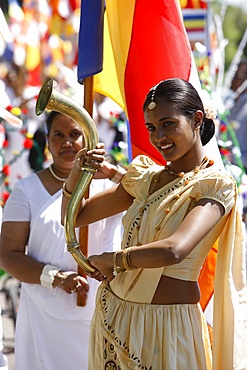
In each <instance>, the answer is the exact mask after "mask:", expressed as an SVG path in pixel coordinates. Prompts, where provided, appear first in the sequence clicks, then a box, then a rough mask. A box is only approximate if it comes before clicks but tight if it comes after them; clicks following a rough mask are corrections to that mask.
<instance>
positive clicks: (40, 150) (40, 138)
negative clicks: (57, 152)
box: [28, 111, 61, 172]
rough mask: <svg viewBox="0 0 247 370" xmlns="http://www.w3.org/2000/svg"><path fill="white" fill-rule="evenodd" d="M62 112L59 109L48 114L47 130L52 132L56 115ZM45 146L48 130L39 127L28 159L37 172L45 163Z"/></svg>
mask: <svg viewBox="0 0 247 370" xmlns="http://www.w3.org/2000/svg"><path fill="white" fill-rule="evenodd" d="M58 114H61V113H60V112H57V111H51V112H50V113H48V115H47V116H46V121H45V125H46V131H47V134H48V135H49V134H50V131H51V125H52V122H53V121H54V119H55V117H56V116H57V115H58ZM45 148H46V132H45V129H44V127H41V128H38V129H37V130H36V132H35V133H34V136H33V147H32V148H31V149H30V151H29V156H28V161H29V165H30V167H31V168H32V170H33V171H35V172H37V171H40V170H42V169H43V163H44V160H45Z"/></svg>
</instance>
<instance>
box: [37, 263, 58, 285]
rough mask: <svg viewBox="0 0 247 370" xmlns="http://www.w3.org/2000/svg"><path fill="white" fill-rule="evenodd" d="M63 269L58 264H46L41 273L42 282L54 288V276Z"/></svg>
mask: <svg viewBox="0 0 247 370" xmlns="http://www.w3.org/2000/svg"><path fill="white" fill-rule="evenodd" d="M60 270H61V269H60V268H59V267H57V266H51V265H45V266H44V268H43V270H42V272H41V275H40V283H41V285H43V286H44V287H46V288H49V289H53V285H52V284H53V282H54V278H55V276H56V275H57V273H58V271H60Z"/></svg>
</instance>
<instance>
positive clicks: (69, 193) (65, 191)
mask: <svg viewBox="0 0 247 370" xmlns="http://www.w3.org/2000/svg"><path fill="white" fill-rule="evenodd" d="M66 184H67V181H65V182H64V183H63V189H62V194H63V196H64V198H65V199H67V200H70V198H71V196H72V193H71V192H70V191H68V189H67V188H66Z"/></svg>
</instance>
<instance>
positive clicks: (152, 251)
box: [89, 199, 224, 281]
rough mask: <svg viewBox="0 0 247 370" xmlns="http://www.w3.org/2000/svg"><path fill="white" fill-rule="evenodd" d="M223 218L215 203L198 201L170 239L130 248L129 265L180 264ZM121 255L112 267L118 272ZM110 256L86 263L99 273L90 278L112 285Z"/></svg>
mask: <svg viewBox="0 0 247 370" xmlns="http://www.w3.org/2000/svg"><path fill="white" fill-rule="evenodd" d="M223 214H224V209H223V206H222V205H221V204H219V203H218V202H216V201H213V200H210V199H202V200H200V201H198V203H197V205H196V206H195V207H194V208H193V209H192V210H191V211H190V212H189V214H188V215H187V216H186V217H185V219H184V220H183V222H182V223H181V225H180V226H179V227H178V229H177V230H176V231H175V232H174V233H173V234H172V235H171V236H170V237H169V238H166V239H163V240H159V241H156V242H152V243H148V244H145V245H142V246H138V247H132V248H131V250H130V253H129V262H130V263H131V265H132V266H134V267H135V268H156V267H164V266H169V265H173V264H176V263H179V262H181V261H182V260H183V259H184V258H186V257H187V256H188V254H189V253H190V252H191V251H192V250H193V249H194V248H195V247H196V246H197V245H198V243H199V242H200V241H201V240H202V239H203V238H204V237H205V236H206V235H207V234H208V233H209V232H210V231H211V230H212V228H213V227H214V226H215V225H216V223H217V222H218V221H219V220H220V218H221V217H222V215H223ZM174 217H175V216H174ZM123 253H124V251H119V252H118V253H117V254H116V255H115V265H116V266H118V267H120V268H123V267H124V265H123ZM113 256H114V253H103V254H102V255H94V256H90V257H89V262H90V263H91V265H93V266H94V267H95V268H96V269H97V270H98V271H96V272H95V273H93V274H89V275H90V276H92V277H95V278H97V279H98V278H99V279H100V280H102V277H103V276H106V277H107V280H108V281H111V280H112V279H113V277H114V276H113V260H114V257H113ZM99 272H100V273H99Z"/></svg>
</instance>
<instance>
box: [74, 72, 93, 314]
mask: <svg viewBox="0 0 247 370" xmlns="http://www.w3.org/2000/svg"><path fill="white" fill-rule="evenodd" d="M83 85H84V102H83V106H84V108H85V109H86V111H87V112H88V113H89V114H90V116H91V117H92V115H93V76H89V77H86V78H85V79H84V80H83ZM84 197H85V198H88V197H89V188H88V189H87V191H86V193H85V195H84ZM79 244H80V250H81V251H82V253H83V254H84V256H86V257H87V256H88V226H87V225H86V226H83V227H81V228H80V230H79ZM78 274H79V275H80V276H84V277H86V274H85V271H84V270H83V269H82V268H81V267H80V266H78ZM85 305H86V301H85V299H83V298H82V296H81V295H80V294H79V293H77V306H80V307H83V306H85Z"/></svg>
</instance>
